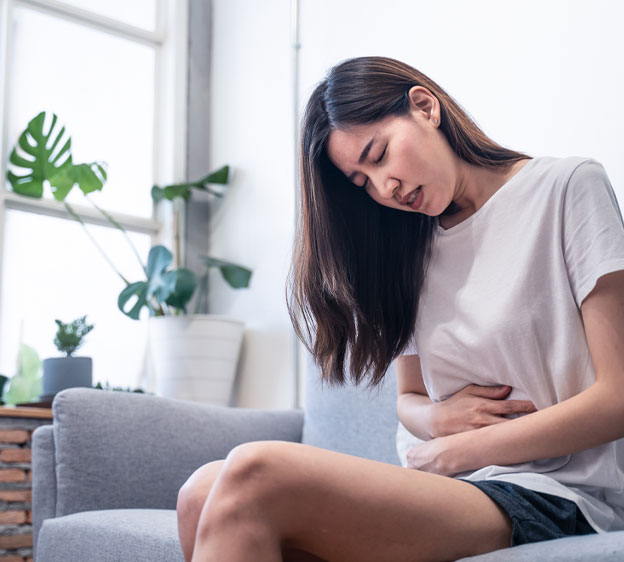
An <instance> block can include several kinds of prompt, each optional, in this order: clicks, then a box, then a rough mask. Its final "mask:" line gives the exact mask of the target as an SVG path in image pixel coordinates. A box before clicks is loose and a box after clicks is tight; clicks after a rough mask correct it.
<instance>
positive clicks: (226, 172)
mask: <svg viewBox="0 0 624 562" xmlns="http://www.w3.org/2000/svg"><path fill="white" fill-rule="evenodd" d="M229 177H230V167H229V166H223V167H222V168H219V169H218V170H215V171H214V172H211V173H209V174H208V175H207V176H205V177H203V178H201V179H199V180H197V181H192V182H188V183H177V184H173V185H167V186H165V187H158V186H157V185H155V186H154V187H152V199H153V200H154V201H156V202H158V201H161V200H163V199H168V200H169V201H173V200H174V199H175V198H176V197H181V198H182V199H184V200H185V201H188V200H189V199H190V198H191V189H192V188H195V189H201V190H202V191H206V192H208V193H211V194H212V195H216V196H217V197H222V196H223V193H221V192H220V191H216V190H214V189H212V188H211V187H210V184H211V183H217V184H226V183H227V182H228V179H229Z"/></svg>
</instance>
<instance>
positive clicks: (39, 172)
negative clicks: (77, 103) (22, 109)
mask: <svg viewBox="0 0 624 562" xmlns="http://www.w3.org/2000/svg"><path fill="white" fill-rule="evenodd" d="M45 118H46V113H45V112H44V111H42V112H41V113H39V114H38V115H37V116H36V117H34V118H33V119H31V120H30V121H29V123H28V126H27V127H26V129H25V130H24V131H23V132H22V133H21V135H20V136H19V138H18V141H17V145H16V146H15V147H14V148H13V151H12V152H11V155H10V157H9V162H10V163H11V164H12V165H13V167H14V171H13V170H9V171H8V172H7V178H8V180H9V182H10V183H11V187H12V189H13V191H14V192H15V193H18V194H19V195H25V196H27V197H35V198H41V197H43V183H44V181H46V180H47V181H48V182H49V183H50V186H51V188H52V195H53V196H54V198H55V199H56V200H57V201H64V200H65V198H66V197H67V195H68V194H69V192H70V191H71V189H72V188H73V187H74V185H76V184H78V186H79V188H80V189H81V190H82V191H83V193H85V194H86V193H91V192H92V191H97V190H100V189H102V187H103V185H104V183H105V182H106V169H105V167H104V166H103V164H100V163H97V162H92V163H91V164H77V165H76V164H74V163H73V161H72V155H71V137H66V140H65V141H64V144H62V147H61V148H60V149H59V150H57V147H58V146H59V145H61V143H63V140H64V139H65V136H64V135H65V127H61V130H60V131H58V130H55V126H56V122H57V120H58V118H57V116H56V115H55V114H52V123H51V125H50V127H49V131H48V132H47V134H46V133H45V132H44V130H43V127H44V123H45ZM18 148H19V151H18ZM23 155H26V156H27V157H25V156H23ZM18 173H21V175H18Z"/></svg>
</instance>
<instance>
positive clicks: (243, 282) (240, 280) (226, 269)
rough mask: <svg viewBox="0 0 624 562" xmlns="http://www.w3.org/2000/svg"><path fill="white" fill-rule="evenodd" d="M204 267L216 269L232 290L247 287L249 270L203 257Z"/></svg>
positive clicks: (249, 276) (227, 262) (249, 275)
mask: <svg viewBox="0 0 624 562" xmlns="http://www.w3.org/2000/svg"><path fill="white" fill-rule="evenodd" d="M203 260H204V264H205V265H206V267H218V268H219V270H220V271H221V275H222V276H223V279H225V281H226V282H227V284H228V285H229V286H230V287H232V288H233V289H244V288H246V287H249V280H250V279H251V270H250V269H247V268H246V267H242V266H240V265H236V264H235V263H231V262H229V261H224V260H220V259H217V258H210V257H208V256H203Z"/></svg>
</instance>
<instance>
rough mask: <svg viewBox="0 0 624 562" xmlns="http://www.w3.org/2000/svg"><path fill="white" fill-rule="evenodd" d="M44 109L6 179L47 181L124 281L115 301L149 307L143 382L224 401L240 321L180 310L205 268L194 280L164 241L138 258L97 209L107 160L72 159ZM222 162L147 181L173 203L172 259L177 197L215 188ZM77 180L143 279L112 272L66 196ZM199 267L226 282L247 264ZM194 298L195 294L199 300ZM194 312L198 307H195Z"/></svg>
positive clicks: (131, 310) (135, 309) (21, 184)
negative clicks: (187, 175)
mask: <svg viewBox="0 0 624 562" xmlns="http://www.w3.org/2000/svg"><path fill="white" fill-rule="evenodd" d="M45 122H46V114H45V113H43V112H42V113H40V114H39V115H37V116H36V117H35V118H34V119H33V120H31V121H30V122H29V123H28V127H27V128H26V130H25V131H24V132H23V133H22V134H21V135H20V137H19V140H18V143H17V146H16V147H15V148H14V150H13V152H12V153H11V155H10V157H9V162H10V163H11V165H12V166H13V169H12V170H11V171H9V172H8V175H7V177H8V179H9V182H10V183H11V186H12V188H13V191H14V192H15V193H18V194H21V195H24V196H28V197H42V196H43V192H44V186H45V185H46V184H49V186H50V188H51V189H52V194H53V196H54V198H55V199H56V200H57V201H60V202H62V203H63V204H64V205H65V208H66V209H67V211H68V213H69V214H70V215H71V216H72V217H73V218H74V219H76V220H77V221H79V222H80V223H81V224H82V226H83V227H84V229H85V231H86V232H87V235H89V237H90V238H91V240H92V242H93V243H94V244H95V246H96V247H97V248H98V250H99V251H100V253H101V254H102V256H103V257H104V258H105V259H106V261H107V262H108V263H109V265H110V266H111V267H112V268H113V269H114V270H115V272H116V273H117V274H118V275H119V277H120V278H121V279H122V280H123V282H124V283H125V285H126V286H125V288H124V289H123V290H122V291H121V293H120V294H119V297H118V301H117V304H118V307H119V309H120V310H121V311H122V312H123V313H124V314H126V315H127V316H129V317H130V318H133V319H135V320H138V319H139V313H140V312H141V310H142V309H143V308H147V310H148V311H149V321H148V342H149V344H148V346H149V350H150V351H149V353H148V363H150V365H151V368H148V369H147V372H149V373H152V374H151V375H150V376H152V377H153V379H152V381H151V383H150V384H149V386H150V388H153V389H155V391H156V393H157V394H159V395H161V396H170V397H172V398H181V399H188V400H195V401H200V402H210V403H214V404H220V405H227V404H228V399H229V396H230V393H231V390H232V388H233V380H234V375H235V372H236V365H237V361H238V355H239V350H240V345H241V341H242V334H243V329H244V324H243V323H242V322H240V321H238V320H235V319H231V318H227V317H224V316H217V315H210V314H192V315H191V314H187V306H188V303H189V301H190V299H191V298H192V296H193V294H194V293H195V291H196V289H197V287H198V286H199V287H200V291H201V290H202V289H203V288H204V286H205V285H206V283H205V281H206V279H207V277H206V275H207V273H206V272H204V273H203V276H202V279H201V283H198V279H197V276H196V275H195V273H193V272H192V271H190V270H188V269H185V268H183V267H180V264H179V263H175V264H174V258H173V255H172V254H171V252H170V251H169V250H168V249H167V248H165V247H164V246H155V247H153V248H152V249H151V250H150V252H149V256H148V258H147V264H146V265H143V262H142V260H141V258H140V256H139V254H138V252H137V251H136V248H135V247H134V245H133V244H132V241H131V240H130V238H129V237H128V235H127V233H126V231H125V230H124V228H123V227H122V226H121V225H120V224H119V223H118V222H117V221H115V220H114V218H113V217H111V216H110V215H109V214H108V213H107V212H106V211H104V210H103V209H100V208H99V207H98V206H97V205H96V204H95V203H94V202H93V201H92V200H91V199H90V198H89V194H90V193H92V192H94V191H99V190H101V189H102V187H103V185H104V183H105V182H106V178H107V174H106V173H107V170H106V165H105V164H104V163H100V162H92V163H89V164H75V163H74V162H73V159H72V155H71V139H70V138H67V139H66V140H65V141H64V140H63V139H64V138H65V137H64V134H65V128H64V127H62V128H60V130H59V129H58V128H56V124H57V117H56V115H52V117H51V126H50V127H49V129H48V130H47V132H46V131H44V128H45ZM228 178H229V168H228V167H227V166H224V167H223V168H220V169H219V170H217V171H215V172H213V173H211V174H208V175H207V176H206V177H204V178H202V179H200V180H198V181H196V182H189V183H184V184H175V185H169V186H164V187H158V186H154V187H153V188H152V198H153V199H154V200H155V201H159V200H161V199H168V200H170V201H172V202H173V203H174V231H175V241H176V250H177V251H176V258H177V259H179V256H180V251H179V240H180V234H179V231H180V220H179V219H180V216H181V213H182V210H183V205H184V203H185V202H186V201H188V199H189V198H190V197H191V192H192V190H193V189H199V190H202V191H205V192H208V193H212V194H213V195H216V196H221V195H222V192H221V191H217V190H214V189H212V188H211V187H210V185H211V184H221V185H225V184H226V183H227V182H228ZM75 186H78V188H79V189H80V190H81V191H82V192H83V194H84V195H85V197H86V198H87V200H88V201H89V203H90V204H91V205H93V206H94V207H95V208H96V209H97V210H98V211H99V212H100V213H101V214H102V215H103V216H104V217H105V218H106V220H107V221H109V223H110V224H112V225H113V226H114V227H115V228H118V229H119V230H121V231H122V232H123V234H124V236H125V237H126V239H127V240H128V243H129V244H130V246H131V247H132V249H133V251H134V253H135V255H136V257H137V259H138V260H139V262H140V263H141V267H142V269H143V272H144V274H145V279H143V280H140V281H138V282H134V283H131V282H130V281H128V280H127V279H126V278H125V277H124V276H123V275H122V274H121V272H119V271H118V270H117V269H116V268H115V266H114V264H113V263H112V261H111V260H110V259H109V258H108V256H106V254H105V253H104V251H103V250H102V249H101V248H100V246H99V244H98V243H97V241H96V240H95V238H93V237H92V236H91V235H90V233H89V231H88V230H87V229H86V226H85V224H84V222H83V221H82V219H81V218H80V216H79V215H78V214H77V213H76V212H75V211H74V209H72V207H71V205H69V204H68V203H67V201H66V198H67V196H68V194H69V193H70V192H71V190H72V188H74V187H75ZM202 259H203V261H204V264H205V265H206V268H210V267H218V268H219V269H220V271H221V274H222V276H223V278H224V279H225V281H226V282H227V283H228V284H229V285H230V286H231V287H233V288H241V287H247V286H248V284H249V280H250V277H251V271H250V270H249V269H247V268H244V267H241V266H239V265H236V264H233V263H230V262H226V261H223V260H219V259H215V258H211V257H207V256H202ZM200 301H201V298H198V299H197V304H198V305H199V303H200ZM196 312H197V310H196Z"/></svg>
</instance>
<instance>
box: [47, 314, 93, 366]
mask: <svg viewBox="0 0 624 562" xmlns="http://www.w3.org/2000/svg"><path fill="white" fill-rule="evenodd" d="M55 322H56V323H57V325H58V327H59V328H58V331H57V332H56V337H55V338H54V345H55V346H56V348H57V349H58V350H59V351H60V352H61V353H65V354H66V355H67V357H71V355H72V353H74V352H75V351H76V350H77V349H78V348H79V347H80V346H81V345H82V344H83V343H84V342H83V341H82V340H83V338H84V337H85V336H86V335H87V334H88V333H89V332H90V331H91V330H93V324H91V325H88V324H87V317H86V316H82V317H81V318H77V319H76V320H74V321H73V322H69V323H68V324H65V323H63V322H61V321H60V320H55Z"/></svg>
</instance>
